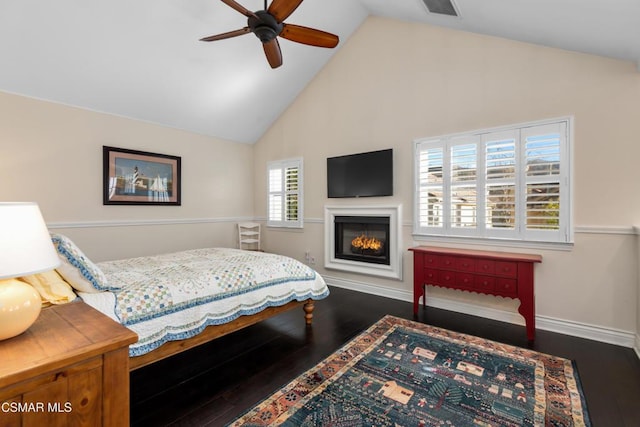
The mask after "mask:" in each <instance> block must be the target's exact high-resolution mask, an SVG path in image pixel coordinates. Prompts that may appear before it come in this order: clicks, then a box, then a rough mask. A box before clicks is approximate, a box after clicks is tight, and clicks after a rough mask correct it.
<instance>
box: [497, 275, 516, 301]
mask: <svg viewBox="0 0 640 427" xmlns="http://www.w3.org/2000/svg"><path fill="white" fill-rule="evenodd" d="M496 292H497V293H499V294H501V295H505V296H516V295H518V284H517V282H516V281H515V280H514V279H504V278H502V277H499V278H498V279H497V280H496Z"/></svg>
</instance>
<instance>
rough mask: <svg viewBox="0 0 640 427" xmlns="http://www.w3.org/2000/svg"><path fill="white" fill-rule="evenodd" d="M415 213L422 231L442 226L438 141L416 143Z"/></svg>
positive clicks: (441, 159) (441, 155)
mask: <svg viewBox="0 0 640 427" xmlns="http://www.w3.org/2000/svg"><path fill="white" fill-rule="evenodd" d="M416 153H417V155H416V162H417V164H416V171H417V181H418V185H417V192H416V196H415V198H416V203H415V205H416V213H415V218H417V228H418V229H419V230H421V231H422V232H428V230H429V229H441V228H442V227H443V226H444V221H443V215H444V212H443V207H444V181H443V177H442V173H443V171H444V148H443V146H442V144H441V143H439V141H426V142H422V143H418V144H417V145H416Z"/></svg>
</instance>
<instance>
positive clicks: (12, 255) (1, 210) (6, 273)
mask: <svg viewBox="0 0 640 427" xmlns="http://www.w3.org/2000/svg"><path fill="white" fill-rule="evenodd" d="M59 265H60V260H59V258H58V254H57V253H56V250H55V248H54V247H53V243H52V242H51V236H50V235H49V231H48V230H47V226H46V224H45V222H44V219H43V218H42V214H41V213H40V209H39V208H38V205H37V204H36V203H0V279H7V278H12V277H20V276H27V275H29V274H35V273H41V272H43V271H49V270H53V269H54V268H56V267H58V266H59Z"/></svg>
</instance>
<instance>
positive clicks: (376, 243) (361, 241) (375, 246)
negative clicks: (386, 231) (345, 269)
mask: <svg viewBox="0 0 640 427" xmlns="http://www.w3.org/2000/svg"><path fill="white" fill-rule="evenodd" d="M351 246H353V247H354V248H357V249H361V250H366V249H368V250H372V251H379V250H380V249H381V248H382V242H381V241H380V240H378V239H376V238H375V237H369V236H366V235H364V234H361V235H359V236H358V237H356V238H355V239H353V240H352V241H351Z"/></svg>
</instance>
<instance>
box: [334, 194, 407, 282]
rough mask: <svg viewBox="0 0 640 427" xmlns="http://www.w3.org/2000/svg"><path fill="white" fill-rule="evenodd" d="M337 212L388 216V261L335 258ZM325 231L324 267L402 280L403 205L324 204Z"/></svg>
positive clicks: (339, 214)
mask: <svg viewBox="0 0 640 427" xmlns="http://www.w3.org/2000/svg"><path fill="white" fill-rule="evenodd" d="M336 216H366V217H372V216H373V217H376V216H378V217H387V218H389V240H390V241H391V245H390V247H389V258H390V263H389V265H386V264H372V263H368V262H361V261H352V260H346V259H340V258H336V257H335V250H334V248H335V245H336V241H335V231H334V230H335V217H336ZM324 233H325V238H324V260H325V261H324V266H325V268H327V269H331V270H342V271H348V272H351V273H359V274H368V275H372V276H380V277H388V278H391V279H397V280H402V253H401V250H402V205H363V206H353V205H351V206H325V207H324Z"/></svg>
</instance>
